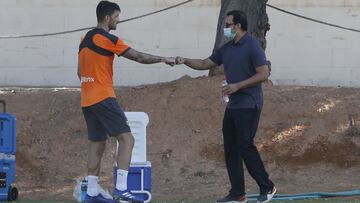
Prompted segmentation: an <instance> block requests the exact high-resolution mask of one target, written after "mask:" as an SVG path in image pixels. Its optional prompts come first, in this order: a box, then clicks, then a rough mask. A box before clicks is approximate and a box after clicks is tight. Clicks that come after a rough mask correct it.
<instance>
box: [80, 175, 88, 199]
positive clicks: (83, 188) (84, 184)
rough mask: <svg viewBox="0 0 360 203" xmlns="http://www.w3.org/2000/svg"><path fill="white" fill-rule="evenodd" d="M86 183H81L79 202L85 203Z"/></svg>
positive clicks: (85, 181)
mask: <svg viewBox="0 0 360 203" xmlns="http://www.w3.org/2000/svg"><path fill="white" fill-rule="evenodd" d="M87 186H88V182H87V180H83V181H81V202H85V197H86V192H87Z"/></svg>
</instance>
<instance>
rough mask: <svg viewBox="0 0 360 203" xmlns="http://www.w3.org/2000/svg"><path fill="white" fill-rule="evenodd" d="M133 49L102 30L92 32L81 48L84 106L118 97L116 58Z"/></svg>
mask: <svg viewBox="0 0 360 203" xmlns="http://www.w3.org/2000/svg"><path fill="white" fill-rule="evenodd" d="M129 49H130V48H129V46H128V45H126V44H125V43H124V42H123V41H122V40H121V39H119V38H118V37H116V36H114V35H112V34H110V33H108V32H106V31H105V30H103V29H101V28H95V29H93V30H90V31H89V32H88V33H87V34H86V35H85V37H84V39H83V40H82V41H81V43H80V46H79V67H80V76H81V106H82V107H87V106H91V105H93V104H96V103H98V102H100V101H102V100H104V99H106V98H109V97H113V98H115V97H116V96H115V91H114V85H113V61H114V55H115V54H116V55H118V56H120V55H122V54H124V53H125V52H126V51H127V50H129Z"/></svg>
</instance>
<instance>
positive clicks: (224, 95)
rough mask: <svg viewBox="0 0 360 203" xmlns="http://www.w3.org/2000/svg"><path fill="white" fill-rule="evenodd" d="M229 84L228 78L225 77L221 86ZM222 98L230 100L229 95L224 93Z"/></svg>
mask: <svg viewBox="0 0 360 203" xmlns="http://www.w3.org/2000/svg"><path fill="white" fill-rule="evenodd" d="M227 84H228V83H227V82H226V78H224V79H223V81H222V82H221V86H222V87H224V86H225V85H227ZM222 99H223V101H224V102H226V103H228V102H229V95H227V94H223V96H222Z"/></svg>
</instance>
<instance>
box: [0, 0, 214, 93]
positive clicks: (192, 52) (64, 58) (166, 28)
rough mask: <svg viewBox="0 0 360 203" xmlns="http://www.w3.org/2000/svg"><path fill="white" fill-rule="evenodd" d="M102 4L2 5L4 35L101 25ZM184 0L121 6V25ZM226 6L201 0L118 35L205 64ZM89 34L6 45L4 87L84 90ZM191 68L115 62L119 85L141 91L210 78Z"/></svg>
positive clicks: (1, 62) (2, 48)
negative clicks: (80, 69) (82, 66)
mask: <svg viewBox="0 0 360 203" xmlns="http://www.w3.org/2000/svg"><path fill="white" fill-rule="evenodd" d="M98 2H99V0H76V1H74V0H16V1H15V0H1V1H0V27H1V30H0V35H1V36H4V35H14V34H21V35H22V34H38V33H48V32H58V31H64V30H71V29H77V28H82V27H90V26H94V25H96V15H95V8H96V5H97V3H98ZM179 2H182V0H118V1H117V3H119V5H120V7H121V9H122V14H121V16H120V17H121V19H127V18H130V17H135V16H138V15H141V14H145V13H148V12H152V11H155V10H159V9H162V8H165V7H168V6H171V5H174V4H176V3H179ZM219 8H220V2H219V1H218V0H196V1H195V2H192V3H190V4H187V5H183V6H181V7H177V8H175V9H172V10H168V11H165V12H162V13H159V14H155V15H153V16H149V17H146V18H142V19H139V20H134V21H130V22H126V23H123V24H120V25H119V26H118V29H117V30H116V31H114V32H113V34H116V35H118V36H120V37H121V38H123V39H124V40H125V42H126V43H128V44H129V45H130V46H131V47H132V48H134V49H136V50H139V51H143V52H147V53H151V54H155V55H165V56H176V55H183V56H187V57H195V58H199V57H200V58H205V57H208V56H209V54H210V53H211V51H212V48H213V45H214V41H215V33H216V25H217V18H218V14H219ZM85 33H86V32H85V31H84V32H77V33H72V34H66V35H59V36H51V37H39V38H25V39H0V86H78V85H79V82H78V79H77V77H76V65H77V52H78V45H79V41H80V38H81V36H84V35H85ZM207 73H208V71H194V70H191V69H189V68H186V67H185V66H177V67H175V68H169V66H167V65H165V64H154V65H142V64H138V63H135V62H132V61H129V60H127V59H125V58H118V59H116V62H115V75H114V81H115V84H116V85H139V84H145V83H158V82H165V81H171V80H174V79H177V78H179V77H181V76H183V75H185V74H187V75H190V76H200V75H207Z"/></svg>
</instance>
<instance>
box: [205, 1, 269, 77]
mask: <svg viewBox="0 0 360 203" xmlns="http://www.w3.org/2000/svg"><path fill="white" fill-rule="evenodd" d="M267 1H268V0H221V9H220V15H219V20H218V26H217V33H216V41H215V45H214V51H215V50H217V49H218V48H220V47H221V46H222V45H223V44H224V43H226V42H227V41H226V39H225V38H224V33H223V28H224V21H225V18H226V14H227V13H228V12H229V11H231V10H241V11H243V12H245V14H246V16H247V20H248V32H249V33H251V34H252V35H253V36H254V37H255V38H257V39H258V40H259V42H260V44H261V46H262V47H263V48H264V49H265V48H266V39H265V37H266V32H267V31H268V30H270V25H269V18H268V16H267V14H266V3H267ZM223 73H224V68H223V67H222V66H218V67H215V68H213V69H210V71H209V76H214V75H220V74H223Z"/></svg>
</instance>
